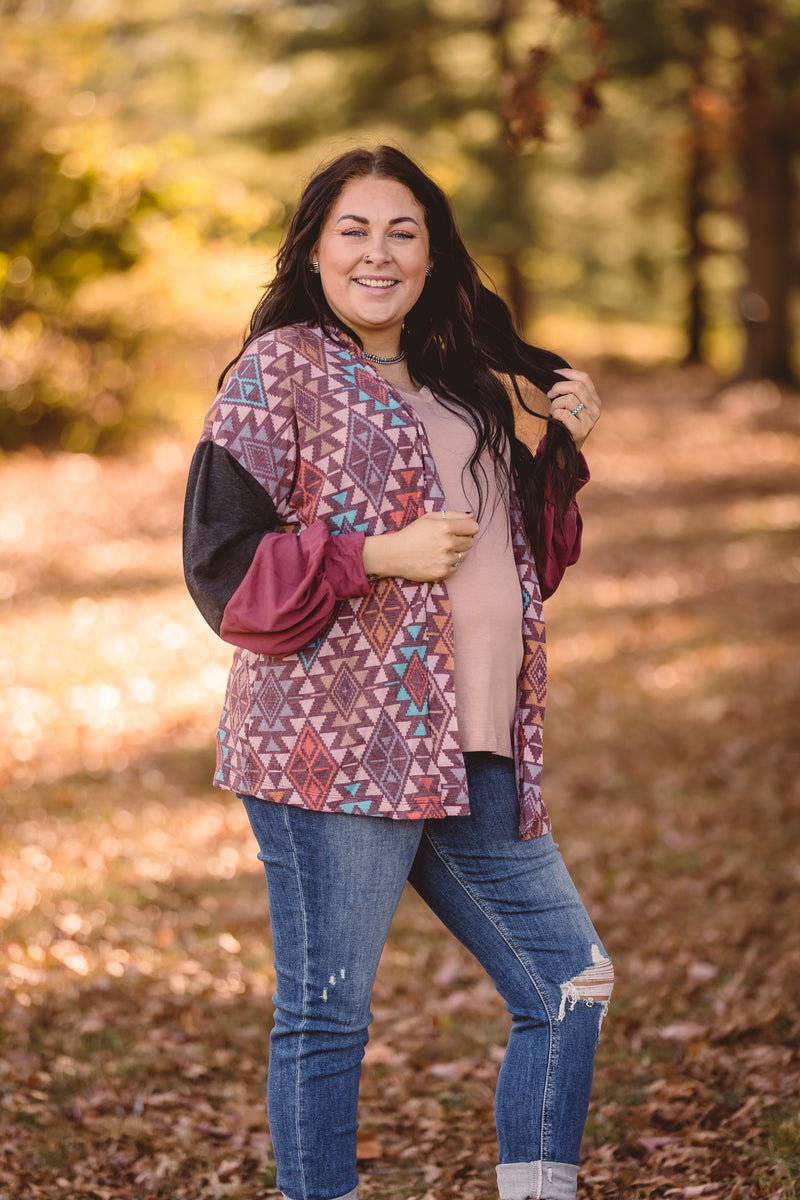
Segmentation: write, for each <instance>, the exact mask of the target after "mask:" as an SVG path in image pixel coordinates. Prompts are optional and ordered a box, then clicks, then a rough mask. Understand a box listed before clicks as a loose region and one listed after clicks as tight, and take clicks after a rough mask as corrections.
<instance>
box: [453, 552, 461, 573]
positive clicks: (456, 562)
mask: <svg viewBox="0 0 800 1200" xmlns="http://www.w3.org/2000/svg"><path fill="white" fill-rule="evenodd" d="M460 566H461V555H460V554H458V555H457V557H456V561H455V562H454V563H453V570H454V571H455V569H456V567H460Z"/></svg>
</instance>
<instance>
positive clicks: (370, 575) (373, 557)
mask: <svg viewBox="0 0 800 1200" xmlns="http://www.w3.org/2000/svg"><path fill="white" fill-rule="evenodd" d="M391 536H392V535H391V534H390V533H379V534H372V535H370V536H368V537H365V538H364V547H363V549H362V551H361V558H362V561H363V563H364V571H365V573H366V576H367V579H383V578H384V577H385V576H386V575H391V573H392V572H391V569H390V567H389V562H388V556H387V553H386V551H387V549H389V546H388V544H387V543H388V541H390V540H391Z"/></svg>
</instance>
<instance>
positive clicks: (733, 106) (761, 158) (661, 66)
mask: <svg viewBox="0 0 800 1200" xmlns="http://www.w3.org/2000/svg"><path fill="white" fill-rule="evenodd" d="M640 15H641V2H640V0H608V3H607V7H606V20H607V25H608V32H609V42H610V44H611V46H612V48H613V50H612V55H611V69H612V71H613V72H614V74H615V75H616V76H617V77H618V78H620V79H622V80H627V81H629V83H632V84H633V85H634V86H635V87H637V90H638V91H639V96H640V100H641V102H642V103H643V105H645V106H646V110H647V109H650V110H651V111H655V109H656V107H657V106H658V105H664V104H668V105H672V106H674V107H675V108H676V109H678V110H679V111H680V112H681V113H682V122H683V126H684V135H683V138H682V140H681V146H682V152H683V155H684V169H683V178H684V201H683V204H684V228H685V257H684V266H685V272H686V277H687V297H688V303H687V312H686V331H687V346H688V354H687V357H688V359H689V360H690V361H699V360H701V359H702V358H703V357H704V333H705V327H706V314H707V310H708V293H707V284H706V270H705V268H706V264H707V263H708V260H709V256H710V255H711V254H713V250H714V247H713V244H711V243H710V242H709V239H708V237H707V235H706V233H705V232H704V230H706V229H708V228H710V227H712V226H713V217H714V215H715V214H716V213H717V212H720V211H723V212H727V213H730V214H732V215H734V216H735V217H736V218H737V219H738V220H740V221H741V222H742V225H743V229H744V239H743V249H742V253H741V275H742V283H741V285H740V288H739V303H738V315H739V318H740V320H741V322H742V327H743V334H744V348H743V352H742V355H741V364H740V371H739V373H740V375H741V376H742V377H743V378H747V379H754V378H769V379H774V380H778V381H781V382H786V381H791V380H792V379H793V378H794V374H795V372H794V364H793V362H792V322H791V310H792V292H793V289H794V288H795V287H796V286H797V283H798V246H797V240H796V235H795V223H796V209H797V191H796V181H795V172H796V165H797V159H798V155H799V154H800V75H799V74H798V71H797V62H798V61H799V60H800V6H798V5H797V4H796V3H795V0H681V2H680V3H679V4H674V3H670V2H669V0H660V2H659V0H654V2H653V3H652V4H650V5H649V6H648V20H647V23H646V25H645V26H644V27H643V25H642V22H641V21H640V20H639V17H640ZM709 217H711V218H712V220H709Z"/></svg>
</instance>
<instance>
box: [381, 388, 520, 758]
mask: <svg viewBox="0 0 800 1200" xmlns="http://www.w3.org/2000/svg"><path fill="white" fill-rule="evenodd" d="M401 394H402V396H403V399H404V400H405V401H406V403H408V404H409V405H410V406H411V407H412V408H413V409H414V412H415V413H416V414H417V416H418V417H419V418H420V420H421V421H422V423H423V425H424V426H425V432H426V433H427V435H428V441H429V443H430V447H431V453H432V455H433V461H434V463H435V464H436V470H437V471H438V473H439V478H440V480H441V483H442V487H443V488H444V493H445V497H446V499H447V507H448V509H455V510H457V511H459V512H469V511H472V512H474V513H475V514H476V515H477V513H478V503H479V498H478V490H477V488H476V486H475V482H474V480H473V479H472V476H471V475H470V472H469V469H468V463H469V460H470V457H471V456H472V452H473V450H474V449H475V431H474V430H473V429H472V426H471V425H470V424H469V422H468V421H467V420H466V419H465V418H464V417H463V416H461V415H459V414H458V413H456V412H453V411H452V410H451V409H449V408H447V407H446V406H445V405H444V404H442V403H440V401H439V400H437V399H436V398H435V396H434V395H433V393H432V392H431V391H430V389H429V388H422V390H421V391H419V392H412V391H408V390H406V389H402V392H401ZM481 466H482V467H483V475H482V476H481V491H482V493H483V497H484V506H483V512H482V513H481V516H480V519H479V524H480V531H479V533H478V534H477V535H476V537H475V540H474V542H473V544H472V549H471V550H470V551H469V553H468V554H465V555H464V558H463V560H462V563H461V566H460V567H459V568H458V570H457V571H456V572H455V574H454V575H451V576H450V578H449V579H448V580H447V592H448V595H449V597H450V604H451V607H452V611H453V632H454V644H455V654H454V658H455V693H456V717H457V720H458V731H459V740H460V743H461V750H462V751H471V750H487V751H490V752H491V753H493V754H502V755H505V756H506V757H508V758H512V757H513V750H512V730H513V727H514V712H515V708H516V697H517V677H518V675H519V672H520V668H521V666H522V652H523V646H522V592H521V590H520V586H519V575H518V573H517V567H516V563H515V560H514V551H513V548H512V544H511V531H510V528H509V519H508V505H507V504H506V503H505V500H504V497H503V496H502V495H501V494H500V492H499V490H498V487H497V482H496V480H495V474H494V468H493V466H492V462H491V459H490V457H489V454H488V452H486V451H484V453H483V455H482V456H481Z"/></svg>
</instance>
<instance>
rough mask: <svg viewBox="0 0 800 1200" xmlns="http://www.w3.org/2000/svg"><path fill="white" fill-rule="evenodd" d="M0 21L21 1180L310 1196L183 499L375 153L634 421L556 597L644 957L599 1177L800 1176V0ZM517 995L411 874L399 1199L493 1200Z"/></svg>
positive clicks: (584, 832)
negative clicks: (263, 328) (321, 208)
mask: <svg viewBox="0 0 800 1200" xmlns="http://www.w3.org/2000/svg"><path fill="white" fill-rule="evenodd" d="M0 46H2V61H0V180H1V184H2V186H1V187H0V604H1V605H2V608H1V609H0V723H1V724H2V729H3V737H2V739H0V776H2V783H1V786H2V791H1V794H2V799H3V806H4V816H5V821H4V826H3V833H2V836H0V867H2V876H0V921H2V922H3V927H4V935H5V938H4V940H5V946H4V950H3V951H0V954H2V955H3V966H4V967H5V974H4V976H3V978H2V981H1V982H2V983H3V985H6V984H7V985H8V987H5V986H4V988H3V990H2V1026H1V1027H0V1032H2V1034H3V1037H4V1045H3V1054H2V1055H0V1111H2V1113H3V1116H4V1118H7V1119H8V1128H9V1129H10V1130H11V1133H10V1135H9V1139H8V1142H7V1145H6V1146H5V1147H4V1151H3V1153H4V1155H5V1157H2V1156H0V1200H17V1198H18V1197H19V1198H20V1200H22V1198H23V1197H24V1198H25V1200H27V1198H28V1196H33V1195H38V1196H43V1197H45V1198H46V1200H52V1198H54V1197H56V1196H60V1197H63V1196H68V1197H70V1200H72V1197H75V1198H78V1200H84V1198H85V1200H98V1197H100V1198H102V1200H127V1197H129V1196H130V1197H133V1196H137V1197H140V1196H152V1197H155V1198H158V1200H160V1198H162V1197H163V1198H164V1200H206V1198H214V1200H216V1198H217V1197H223V1196H232V1197H235V1198H236V1200H245V1197H246V1198H247V1200H256V1198H258V1200H261V1198H262V1197H274V1196H275V1195H276V1194H277V1193H276V1192H275V1191H274V1188H273V1187H272V1185H273V1183H274V1168H273V1165H272V1159H271V1154H270V1147H269V1140H268V1135H267V1133H266V1129H265V1125H264V1120H263V1114H262V1111H261V1107H260V1105H261V1096H262V1091H263V1074H264V1068H265V1059H266V1051H265V1041H264V1039H265V1031H266V1030H267V1029H268V1028H269V1015H270V1014H269V997H270V996H271V992H272V986H273V980H272V974H271V972H272V967H271V953H270V947H269V933H268V925H267V920H266V903H265V897H264V895H263V882H262V879H261V876H260V871H261V868H260V865H259V864H258V863H257V861H256V860H255V857H254V847H253V846H252V845H251V838H250V835H249V831H248V829H247V828H246V822H245V819H244V815H243V813H242V812H241V809H240V807H239V806H238V804H237V802H236V800H235V798H234V797H231V796H229V795H226V794H222V793H217V792H214V791H213V790H212V788H211V786H210V779H211V775H212V771H213V745H212V743H213V732H214V728H215V725H216V720H217V715H218V710H219V706H220V703H221V698H222V694H223V689H224V682H225V677H226V672H227V664H228V661H229V657H230V651H229V648H228V647H226V646H224V645H222V644H221V643H220V642H219V641H218V640H217V639H216V638H215V637H214V635H213V634H212V633H211V631H210V630H209V629H208V628H207V627H206V626H205V624H204V623H203V621H202V619H201V617H200V616H199V615H198V613H197V612H196V611H195V609H194V608H193V606H192V604H191V601H190V600H189V598H188V595H187V593H186V590H185V587H184V585H183V581H182V577H181V570H180V524H181V506H182V496H183V488H184V481H185V478H186V472H187V468H188V462H189V458H190V456H191V453H192V449H193V444H194V442H195V440H196V438H197V436H198V433H199V430H200V426H201V422H202V417H203V413H204V411H205V409H206V408H207V406H208V404H209V403H210V401H211V399H212V398H213V395H214V392H215V389H216V379H217V376H218V374H219V372H220V370H221V369H222V367H223V366H224V365H225V363H226V362H227V361H228V359H229V358H230V357H231V356H232V354H233V353H234V352H235V350H236V349H237V347H238V345H239V344H240V341H241V336H242V333H243V330H244V328H245V326H246V324H247V322H248V319H249V315H250V312H251V310H252V308H253V306H254V304H255V303H256V301H257V299H258V297H259V295H260V290H261V288H262V286H263V284H264V282H265V281H266V280H267V279H268V278H269V273H270V270H271V263H272V258H273V255H274V252H275V250H276V248H277V246H278V243H279V240H280V237H281V232H282V230H283V228H284V226H285V222H286V219H287V217H288V216H289V215H290V213H291V210H292V205H293V203H294V202H295V200H296V198H297V195H298V193H299V190H300V189H301V187H302V184H303V181H304V180H305V179H306V178H307V177H308V175H309V174H310V173H311V171H313V169H314V168H315V167H316V166H317V165H319V164H320V163H321V162H323V161H326V160H327V159H329V158H330V157H332V156H333V155H335V154H336V153H338V152H340V151H341V150H343V149H346V148H348V147H350V146H353V145H356V144H360V143H369V144H373V143H377V142H379V141H390V142H393V143H395V144H398V145H400V146H402V147H403V148H404V149H406V150H408V151H409V152H410V153H411V154H412V155H414V156H415V157H416V158H417V159H418V160H419V161H420V163H421V164H422V165H423V166H424V167H425V168H426V169H427V170H428V171H429V172H430V173H431V174H432V175H433V176H434V177H435V178H436V179H437V180H438V182H440V183H441V184H442V185H443V187H444V188H445V190H446V191H447V192H448V193H449V195H450V196H451V198H452V200H453V203H454V207H455V210H456V214H457V218H458V221H459V224H460V227H461V229H462V232H463V234H464V236H465V238H466V240H467V242H468V244H469V246H470V248H471V249H472V251H473V253H474V254H475V256H476V258H477V259H478V261H479V262H480V263H481V265H482V266H483V268H484V270H485V271H486V273H487V277H488V278H489V279H491V280H492V281H493V282H494V284H495V285H496V286H497V288H498V289H499V290H500V291H501V292H502V294H503V295H504V296H505V298H506V299H507V300H508V302H509V304H510V305H511V307H512V308H513V310H514V312H515V314H516V316H517V318H518V320H519V322H520V324H521V325H522V327H523V328H524V329H525V330H526V331H527V333H528V335H529V336H530V338H531V340H533V341H535V342H538V343H540V344H544V345H547V346H549V347H551V348H553V349H555V350H558V351H559V352H561V353H562V354H564V355H565V356H566V357H567V358H569V359H570V360H571V361H572V362H574V363H575V364H576V365H578V366H582V367H586V368H589V369H591V370H592V372H593V374H594V375H595V376H596V378H597V381H598V384H599V386H600V389H601V393H602V395H603V398H604V416H603V419H602V421H601V422H600V424H599V426H598V428H597V431H596V432H595V433H594V434H593V435H592V439H591V441H590V442H589V443H588V445H587V456H588V458H589V462H590V467H591V470H592V477H593V478H592V482H591V484H590V486H589V487H588V488H587V489H586V491H585V492H584V493H582V498H581V506H582V511H583V513H584V517H585V522H586V534H585V541H584V553H583V556H582V558H581V561H580V563H579V564H578V565H577V566H576V567H573V568H571V570H570V572H569V574H568V576H567V579H566V581H565V583H564V585H563V586H562V588H561V590H560V591H559V592H558V593H557V595H556V596H555V597H554V598H553V599H552V600H551V601H548V608H547V614H548V623H549V643H550V649H549V657H550V685H549V699H548V709H549V711H548V732H547V742H546V761H547V769H546V787H547V796H548V801H549V804H550V806H551V808H552V810H553V813H554V818H555V824H556V829H557V831H558V833H559V840H560V841H561V842H562V849H563V850H564V852H565V855H566V857H567V860H568V862H569V863H570V865H571V866H572V868H573V871H574V872H575V875H576V878H577V879H578V882H579V884H580V885H581V888H582V890H583V891H584V893H585V894H586V896H587V899H588V900H589V903H590V907H591V908H592V911H593V913H594V914H595V916H596V918H597V922H598V925H599V927H600V929H601V931H602V934H603V937H604V941H605V942H606V943H607V944H608V946H609V948H610V950H611V952H612V954H613V955H614V957H615V960H616V963H617V968H618V975H619V979H620V983H619V984H618V987H617V993H616V997H615V1003H614V1010H613V1019H612V1017H611V1016H610V1017H609V1019H608V1021H607V1023H606V1025H605V1027H604V1033H603V1042H602V1044H601V1049H600V1060H599V1064H600V1070H599V1072H598V1088H597V1092H596V1101H595V1106H594V1108H593V1115H592V1118H591V1121H590V1126H589V1129H588V1131H587V1138H586V1142H585V1150H586V1154H587V1167H586V1171H585V1175H584V1183H583V1185H582V1187H583V1192H582V1193H581V1200H600V1198H601V1197H607V1196H610V1195H621V1194H625V1195H626V1196H630V1197H631V1200H645V1198H647V1200H649V1198H650V1197H661V1196H684V1197H690V1196H691V1197H693V1196H709V1197H719V1198H720V1200H723V1198H724V1200H746V1198H750V1197H752V1198H753V1200H778V1198H780V1200H794V1198H796V1197H797V1196H798V1195H800V1129H799V1127H798V1120H797V1103H796V1101H797V1095H798V1094H800V1057H799V1056H798V1045H799V1044H800V1026H799V1025H798V1014H797V1005H796V983H797V978H798V972H800V940H798V939H799V938H800V928H799V927H798V922H797V906H796V896H797V888H798V885H799V884H800V871H798V866H797V853H796V847H797V844H798V837H800V826H799V825H798V820H799V818H798V803H797V802H798V798H800V797H799V796H798V779H800V749H799V747H800V737H798V722H797V713H798V712H800V686H799V682H800V673H799V672H798V667H797V662H798V643H800V638H798V620H797V613H798V583H800V539H798V529H800V487H799V486H798V483H799V481H800V472H799V470H798V468H800V394H799V393H798V391H797V387H796V382H795V373H796V371H797V370H798V367H800V356H799V355H798V339H797V329H798V319H800V313H799V312H798V278H799V272H798V244H797V211H798V198H797V180H798V154H799V152H800V94H799V93H800V82H799V81H800V71H798V68H797V63H798V62H800V6H798V4H797V3H796V0H677V2H676V0H607V2H606V3H605V4H603V5H602V10H601V8H599V7H598V6H597V5H596V3H595V2H594V0H386V2H385V3H377V2H376V0H331V2H330V3H316V2H313V3H312V2H308V3H306V2H296V3H284V2H282V0H262V2H258V3H257V2H256V0H137V2H135V3H132V2H130V0H74V2H73V3H67V2H63V3H61V2H58V0H0ZM487 987H488V985H487V984H486V982H485V981H484V980H483V979H482V977H481V975H480V972H478V971H477V969H476V968H475V965H474V964H473V963H472V962H471V960H470V959H469V958H468V957H467V956H465V955H462V954H461V953H460V951H459V950H458V948H457V947H455V946H454V944H453V943H452V941H450V940H449V939H447V938H446V937H445V936H444V935H443V934H442V933H441V932H440V931H438V930H437V929H436V927H435V926H434V925H433V923H432V922H431V921H430V920H429V918H428V917H427V915H426V913H425V911H424V909H423V908H422V906H421V905H419V903H418V902H416V901H415V900H414V899H413V897H407V898H406V899H404V902H403V905H402V906H401V910H400V914H399V918H398V936H397V940H396V941H395V942H393V943H392V944H390V947H389V948H388V949H387V952H386V955H385V958H384V963H383V964H382V967H381V973H380V974H379V980H378V986H377V992H376V1023H375V1026H374V1030H373V1037H372V1041H371V1044H370V1051H369V1055H368V1069H367V1072H366V1075H365V1083H364V1087H365V1092H364V1096H365V1117H364V1120H365V1129H364V1132H363V1139H362V1143H361V1157H362V1158H363V1160H364V1161H365V1162H368V1163H369V1164H370V1165H369V1171H368V1172H367V1175H366V1178H365V1183H364V1189H363V1191H364V1196H365V1197H366V1200H378V1197H380V1200H400V1197H406V1196H409V1195H410V1193H411V1191H413V1192H414V1196H415V1198H416V1200H423V1198H424V1200H450V1198H451V1197H452V1196H454V1195H458V1196H460V1197H463V1198H464V1200H470V1198H472V1197H475V1200H477V1198H478V1197H485V1196H486V1195H488V1194H491V1190H490V1189H491V1188H492V1186H493V1184H492V1180H491V1169H490V1166H487V1164H490V1163H491V1161H492V1155H493V1146H492V1142H491V1139H492V1132H491V1088H492V1080H493V1073H494V1071H495V1069H496V1064H497V1061H498V1059H499V1057H500V1056H501V1054H502V1051H501V1049H500V1047H501V1046H502V1043H503V1040H504V1037H505V1023H504V1016H503V1013H502V1010H501V1011H499V1012H498V1011H497V1008H496V1005H494V1001H493V999H492V995H491V989H490V988H489V989H488V991H487ZM409 1145H410V1146H412V1147H413V1146H417V1149H418V1150H420V1153H419V1156H418V1157H419V1158H420V1160H421V1162H422V1163H423V1164H424V1165H423V1166H419V1167H414V1166H413V1162H414V1161H416V1160H412V1158H410V1157H409V1155H410V1151H409ZM420 1148H422V1149H420ZM415 1170H416V1171H417V1174H416V1175H414V1174H413V1171H415ZM409 1172H411V1174H409Z"/></svg>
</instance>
